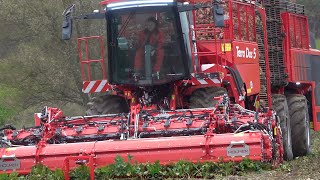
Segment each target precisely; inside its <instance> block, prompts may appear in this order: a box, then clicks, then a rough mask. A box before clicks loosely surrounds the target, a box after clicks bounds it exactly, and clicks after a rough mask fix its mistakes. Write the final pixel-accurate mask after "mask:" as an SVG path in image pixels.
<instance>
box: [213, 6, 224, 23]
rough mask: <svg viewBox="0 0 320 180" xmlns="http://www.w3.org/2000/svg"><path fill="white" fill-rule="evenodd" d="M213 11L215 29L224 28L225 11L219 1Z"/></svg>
mask: <svg viewBox="0 0 320 180" xmlns="http://www.w3.org/2000/svg"><path fill="white" fill-rule="evenodd" d="M212 11H213V20H214V24H215V27H224V10H223V8H222V7H221V6H220V5H219V4H218V2H217V1H216V3H214V5H213V7H212Z"/></svg>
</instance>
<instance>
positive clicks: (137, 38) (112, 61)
mask: <svg viewBox="0 0 320 180" xmlns="http://www.w3.org/2000/svg"><path fill="white" fill-rule="evenodd" d="M176 16H177V15H176V14H175V13H174V9H173V7H172V6H168V7H148V8H147V7H143V8H141V7H140V8H139V7H138V8H137V7H136V8H129V9H119V10H112V11H110V12H108V13H107V18H108V35H109V36H108V41H109V52H108V53H109V66H110V67H109V75H110V79H111V80H110V82H111V83H112V84H131V85H138V86H144V85H146V86H148V85H154V84H165V83H169V82H172V81H176V80H180V79H185V78H186V74H187V72H186V70H187V64H185V63H184V62H183V60H185V61H186V62H187V60H186V59H185V58H184V57H185V53H184V50H183V49H181V44H182V45H183V42H181V41H182V38H181V37H182V36H181V34H182V33H181V32H179V31H181V27H180V26H178V25H177V24H178V23H179V21H177V19H178V18H176ZM179 29H180V30H179Z"/></svg>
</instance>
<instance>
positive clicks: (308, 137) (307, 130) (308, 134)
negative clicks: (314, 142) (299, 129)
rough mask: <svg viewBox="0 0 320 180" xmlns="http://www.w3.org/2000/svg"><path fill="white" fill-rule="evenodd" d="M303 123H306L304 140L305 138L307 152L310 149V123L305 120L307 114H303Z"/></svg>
mask: <svg viewBox="0 0 320 180" xmlns="http://www.w3.org/2000/svg"><path fill="white" fill-rule="evenodd" d="M304 121H305V122H306V127H307V128H306V136H307V137H306V138H307V144H306V145H307V150H309V147H310V144H311V143H310V123H309V120H308V119H307V113H305V116H304Z"/></svg>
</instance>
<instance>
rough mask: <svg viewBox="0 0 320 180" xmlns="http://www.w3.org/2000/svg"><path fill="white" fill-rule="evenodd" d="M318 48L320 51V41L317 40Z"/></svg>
mask: <svg viewBox="0 0 320 180" xmlns="http://www.w3.org/2000/svg"><path fill="white" fill-rule="evenodd" d="M316 48H317V49H320V39H317V40H316Z"/></svg>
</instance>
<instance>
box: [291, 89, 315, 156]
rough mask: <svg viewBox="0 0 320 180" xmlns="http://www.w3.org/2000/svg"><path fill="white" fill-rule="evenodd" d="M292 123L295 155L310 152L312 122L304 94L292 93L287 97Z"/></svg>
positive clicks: (303, 154)
mask: <svg viewBox="0 0 320 180" xmlns="http://www.w3.org/2000/svg"><path fill="white" fill-rule="evenodd" d="M287 101H288V106H289V113H290V123H291V130H292V133H291V139H292V152H293V155H294V157H298V156H305V155H307V154H309V153H310V122H309V112H308V103H307V99H306V97H305V96H304V95H300V94H291V95H288V97H287Z"/></svg>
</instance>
